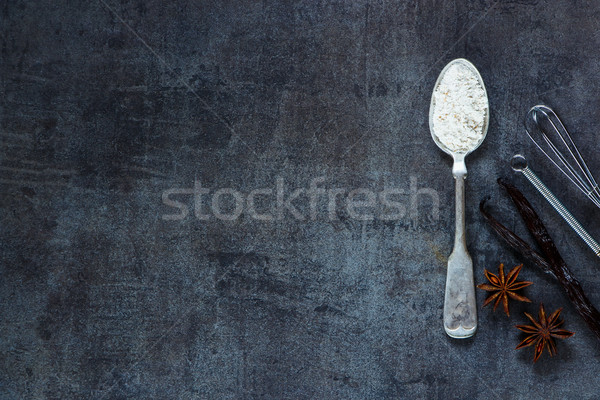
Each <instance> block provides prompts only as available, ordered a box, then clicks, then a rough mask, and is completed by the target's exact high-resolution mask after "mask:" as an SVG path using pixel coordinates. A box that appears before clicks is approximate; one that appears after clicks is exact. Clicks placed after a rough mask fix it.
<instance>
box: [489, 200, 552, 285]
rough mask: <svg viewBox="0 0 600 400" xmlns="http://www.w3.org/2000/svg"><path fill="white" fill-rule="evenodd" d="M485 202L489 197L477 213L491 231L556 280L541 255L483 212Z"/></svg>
mask: <svg viewBox="0 0 600 400" xmlns="http://www.w3.org/2000/svg"><path fill="white" fill-rule="evenodd" d="M487 200H489V197H488V198H486V199H484V200H481V203H479V211H481V214H483V216H484V217H485V219H486V220H487V222H488V223H489V224H490V226H491V227H492V229H493V230H494V231H495V232H496V233H497V234H498V236H500V237H501V238H502V239H504V241H505V242H506V243H507V244H508V245H509V246H510V247H512V248H513V249H515V250H516V251H517V252H518V253H519V254H521V255H522V256H523V257H525V258H526V259H528V260H529V261H531V262H532V263H533V264H535V265H537V266H538V267H539V268H540V269H541V270H542V271H543V272H545V273H547V274H549V275H552V276H553V277H554V278H556V275H554V272H553V271H552V267H551V266H550V264H548V261H546V259H545V258H544V257H543V256H542V255H540V253H538V252H537V251H535V250H534V249H532V248H531V246H530V245H529V244H527V242H525V241H524V240H523V239H521V238H520V237H519V236H517V235H516V234H515V233H514V232H513V231H511V230H510V229H508V228H507V227H505V226H504V225H502V224H501V223H500V222H499V221H498V220H497V219H496V218H494V217H493V216H492V215H491V214H490V213H488V212H487V211H486V210H485V203H486V202H487Z"/></svg>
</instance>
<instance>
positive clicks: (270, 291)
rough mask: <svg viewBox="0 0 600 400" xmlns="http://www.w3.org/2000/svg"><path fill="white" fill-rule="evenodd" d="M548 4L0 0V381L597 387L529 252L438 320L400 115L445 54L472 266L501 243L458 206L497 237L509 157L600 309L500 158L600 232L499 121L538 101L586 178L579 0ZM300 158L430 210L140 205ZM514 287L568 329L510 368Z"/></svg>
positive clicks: (547, 390)
mask: <svg viewBox="0 0 600 400" xmlns="http://www.w3.org/2000/svg"><path fill="white" fill-rule="evenodd" d="M550 3H551V5H548V4H547V3H546V2H538V1H533V0H532V1H530V0H521V1H500V2H498V3H497V4H494V3H493V2H492V1H489V0H480V1H455V2H446V1H405V2H401V1H369V2H365V1H354V2H332V3H329V2H320V1H295V2H287V1H286V2H281V1H272V2H268V1H267V2H255V1H244V2H237V1H233V2H207V1H199V0H198V1H173V2H164V1H136V2H130V1H114V0H100V1H87V2H67V1H47V2H42V1H3V2H1V3H0V4H1V6H0V15H1V17H0V18H1V23H0V29H1V43H2V48H1V57H0V82H1V85H0V88H1V93H0V94H1V96H0V104H1V107H0V129H1V130H0V136H1V143H0V144H1V146H0V148H1V150H0V188H1V197H0V198H1V200H0V201H1V211H0V212H1V216H2V219H1V224H0V243H1V244H0V246H1V248H0V260H1V261H0V263H1V277H0V304H1V306H0V310H1V313H0V315H1V321H0V322H1V324H0V329H1V332H0V353H1V356H0V371H1V373H0V398H2V399H192V398H194V399H195V398H199V399H253V398H267V399H313V398H314V399H329V398H331V399H392V398H419V397H420V398H424V397H425V398H439V399H448V398H463V399H488V398H527V399H531V398H540V399H549V398H556V399H559V398H578V399H592V398H594V399H598V398H600V397H599V394H598V393H599V387H598V376H599V375H600V362H599V361H600V358H599V355H600V346H599V343H598V341H597V339H596V338H595V337H594V336H593V335H592V334H591V332H590V331H589V330H588V329H587V327H586V326H585V324H584V323H583V322H582V320H581V319H580V318H579V316H578V315H577V313H576V312H575V310H574V308H573V307H572V306H571V305H570V303H569V302H568V300H567V298H566V296H564V295H563V294H562V292H561V291H560V289H559V287H558V286H557V285H556V284H555V283H554V282H553V281H552V279H551V278H549V277H546V276H545V275H543V274H541V273H540V272H538V271H537V270H536V268H535V267H533V266H531V265H529V264H526V266H525V268H524V269H523V272H522V273H521V275H522V277H523V279H527V280H532V281H534V282H535V283H534V285H533V286H531V287H530V288H527V290H526V293H525V294H526V295H527V296H528V297H530V298H531V299H533V300H534V303H533V304H532V305H522V304H514V303H513V304H512V305H511V311H512V312H511V315H512V317H511V318H510V319H508V318H506V317H505V316H504V315H503V314H502V313H500V312H499V311H498V312H496V313H493V312H492V311H491V310H490V309H487V308H486V309H483V310H480V312H479V330H478V333H477V334H476V336H475V337H474V338H473V339H470V340H466V341H456V340H452V339H449V338H448V337H447V336H446V335H445V333H444V332H443V329H442V324H441V317H442V306H443V290H444V283H445V268H446V261H447V256H448V254H449V253H450V251H451V246H452V235H453V233H452V231H453V227H454V225H453V224H454V219H453V211H454V210H453V182H452V177H451V173H450V166H451V163H450V160H449V159H448V157H447V156H445V155H444V154H443V153H442V152H441V151H439V150H438V149H437V148H436V147H435V146H434V144H433V142H432V140H431V138H430V134H429V128H428V123H427V113H428V107H429V99H430V93H431V89H432V86H433V83H434V82H435V79H436V77H437V75H438V73H439V71H440V70H441V69H442V67H443V66H444V65H445V64H446V63H447V62H448V61H450V60H452V59H453V58H456V57H466V58H468V59H469V60H471V61H472V62H473V63H474V64H475V65H476V66H477V67H478V68H479V69H480V71H481V74H482V76H483V78H484V81H485V83H486V86H487V89H488V93H489V101H490V105H491V110H492V114H491V121H490V128H489V133H488V137H487V139H486V141H485V143H484V144H483V146H482V147H481V148H480V149H478V150H477V152H475V153H474V154H473V155H472V156H470V157H469V158H468V160H467V164H468V168H469V179H468V184H467V190H468V193H467V218H468V222H467V229H468V246H469V249H470V251H471V254H472V256H473V259H474V262H475V274H476V280H477V281H478V283H480V282H482V281H483V279H484V278H483V268H484V267H487V268H489V269H492V270H495V269H496V267H497V264H498V263H499V262H505V263H506V265H507V266H512V265H515V264H516V263H518V262H520V260H519V258H518V257H517V256H516V254H514V253H513V252H511V251H510V250H509V249H507V248H506V247H504V246H503V245H502V244H500V243H499V242H498V240H497V239H496V237H495V236H494V235H493V234H492V233H491V231H490V230H489V228H488V227H487V226H486V225H485V223H484V221H483V219H482V217H481V216H480V215H479V213H478V211H477V204H478V202H479V200H480V199H482V198H483V197H485V196H486V195H491V196H492V200H491V206H492V208H491V210H492V212H493V213H494V215H496V216H498V217H499V218H500V219H501V220H502V221H503V222H505V223H506V225H507V226H509V227H510V228H513V229H515V230H516V231H517V232H519V233H524V228H523V224H522V223H521V221H520V220H519V219H518V218H516V215H515V214H516V213H515V210H514V208H513V207H512V205H511V204H510V203H509V202H508V200H507V199H506V196H505V195H503V194H502V193H501V192H500V191H499V190H498V188H497V187H496V184H495V179H496V178H497V177H498V176H508V177H509V178H511V179H512V180H513V181H514V182H515V183H516V184H517V185H518V186H519V187H520V188H521V189H522V190H523V191H524V193H525V194H526V195H527V196H528V197H529V198H530V199H531V201H532V203H533V204H534V206H535V207H536V208H538V210H539V213H540V215H541V216H542V218H543V219H544V220H545V222H546V223H547V225H548V227H549V229H550V231H551V232H552V235H553V237H554V238H555V240H556V242H557V245H558V247H559V249H560V250H561V251H562V253H563V255H564V257H565V259H566V260H567V261H568V263H569V264H570V265H571V267H572V269H573V272H574V273H575V275H576V276H577V277H578V278H579V280H580V281H581V282H582V284H583V286H584V288H585V289H586V291H587V293H588V295H589V297H590V299H591V300H592V302H593V303H595V304H596V305H598V306H600V278H599V277H600V274H598V271H599V270H598V268H599V267H600V265H599V263H598V261H597V260H596V259H594V256H593V254H591V252H590V251H589V250H588V249H587V248H586V247H585V245H584V244H583V243H582V242H581V241H580V240H579V239H578V238H577V237H576V236H575V234H574V233H573V232H572V231H570V230H568V228H567V227H566V225H565V224H564V223H563V222H562V221H561V220H559V218H558V217H557V216H556V214H555V213H554V211H553V210H552V209H551V208H550V207H549V206H548V205H547V204H545V203H544V201H543V200H542V199H541V197H540V196H539V195H537V193H535V192H534V191H533V189H532V188H530V187H529V185H528V184H527V183H526V181H524V179H523V178H522V177H519V176H514V175H513V174H512V173H511V171H510V169H509V167H508V164H507V161H508V160H509V159H510V157H511V156H512V154H514V153H515V152H517V151H522V152H524V153H525V154H526V155H527V156H528V157H529V158H530V160H531V164H532V166H533V168H534V170H535V171H536V172H537V173H538V175H539V176H540V177H541V178H542V179H543V180H544V181H546V183H547V184H548V186H550V188H551V189H552V190H554V191H555V192H556V193H557V194H558V195H559V197H560V198H561V200H564V202H565V204H566V205H567V206H568V207H569V208H570V209H571V210H572V211H573V213H574V214H575V215H576V216H577V217H578V218H580V219H581V220H582V222H584V225H586V227H587V228H589V230H590V232H591V233H592V235H594V236H596V237H600V224H599V223H598V222H599V219H598V218H599V215H598V210H597V209H595V208H594V206H593V205H592V204H591V203H590V202H589V201H587V200H585V199H584V198H583V197H582V196H581V195H580V194H579V193H577V192H576V191H575V190H574V188H573V187H572V186H569V184H568V182H567V181H566V179H564V178H562V177H559V176H557V175H556V174H555V173H554V171H553V170H552V169H551V168H550V165H549V163H547V162H546V161H545V160H544V159H543V158H542V157H541V156H540V154H539V153H537V152H535V150H534V148H533V146H532V145H531V144H530V143H529V142H528V140H526V138H525V135H524V133H523V130H522V128H521V126H522V119H523V116H524V114H525V113H526V111H527V109H528V108H529V107H531V106H532V105H534V104H536V103H538V102H546V103H548V104H550V105H552V106H554V107H555V108H556V109H557V110H558V111H559V112H560V114H561V116H562V117H563V119H564V120H565V121H566V123H567V126H568V127H570V128H572V131H574V133H576V141H577V142H578V144H579V145H580V147H581V150H582V152H583V153H584V156H587V157H586V158H587V159H588V162H589V164H590V167H591V169H592V170H595V171H598V170H599V169H600V159H598V158H597V157H595V156H596V155H597V154H598V151H600V145H599V144H598V140H597V137H598V131H599V127H600V95H599V93H598V92H599V89H600V87H599V85H598V81H599V78H600V62H599V58H600V51H599V50H598V49H599V48H600V34H599V32H600V22H599V21H600V3H599V2H593V1H592V2H584V1H567V0H557V1H552V2H550ZM320 177H322V178H323V179H322V181H321V183H319V187H320V188H324V189H331V188H343V189H344V190H345V193H348V192H349V191H350V190H352V189H355V188H367V189H369V190H373V191H380V190H382V188H384V187H396V188H401V189H404V190H407V191H408V190H409V187H410V185H411V179H412V182H413V185H414V186H416V187H418V188H429V189H432V190H433V191H436V192H437V194H438V195H439V199H440V205H439V219H437V220H436V219H435V215H434V214H433V212H432V210H433V209H434V208H435V205H434V203H428V202H427V201H428V200H427V198H428V197H427V195H422V196H421V198H420V200H419V201H420V202H422V204H421V207H420V208H418V209H417V211H418V213H417V214H415V215H413V214H411V215H410V216H406V217H404V218H401V219H399V220H392V221H383V220H381V219H375V220H374V221H361V220H358V219H356V218H351V217H350V216H349V215H348V213H347V212H346V211H344V209H343V207H342V208H341V209H340V210H337V211H336V212H335V213H334V216H333V217H334V218H332V219H330V218H329V217H328V213H327V209H326V208H327V204H326V202H327V199H323V198H320V200H319V202H318V204H317V208H316V211H317V214H316V215H315V218H311V217H308V215H309V210H308V208H309V207H308V206H307V202H306V199H304V200H303V198H302V197H300V198H299V199H298V204H299V205H298V210H299V211H298V212H300V213H301V214H302V215H303V216H304V217H305V218H304V220H298V219H296V218H294V217H293V216H292V215H291V213H290V212H289V210H284V212H283V215H282V216H281V218H278V217H277V218H274V219H273V220H271V221H261V220H256V219H253V218H251V217H250V216H249V215H248V214H247V213H246V212H245V211H244V212H243V213H242V215H241V216H240V217H239V218H237V219H235V220H232V221H227V220H219V219H217V218H215V217H214V216H213V217H211V218H210V219H208V220H202V219H201V218H198V217H196V216H195V214H194V212H193V210H192V200H191V199H190V196H187V197H186V196H185V195H180V197H178V198H179V199H180V200H181V201H182V202H183V203H185V204H187V205H188V206H189V207H190V213H189V214H188V215H187V217H186V218H184V219H183V220H178V221H177V220H175V221H173V220H168V219H167V220H165V219H164V218H163V216H164V215H169V214H173V212H174V210H175V209H174V208H172V207H168V206H166V205H165V204H163V201H162V194H163V192H164V191H165V190H168V189H170V188H191V187H193V185H194V181H195V180H196V181H198V182H199V184H201V185H202V186H203V187H206V188H209V189H210V190H211V193H213V192H214V191H215V190H217V189H219V188H233V189H235V190H237V191H238V192H239V193H243V194H244V195H247V194H248V193H249V192H250V191H251V190H253V189H258V188H275V187H276V182H278V181H279V182H283V184H284V185H285V188H286V191H289V190H291V189H293V188H307V187H308V186H309V184H310V182H311V180H313V179H315V178H320ZM261 199H262V200H261V201H262V203H260V204H258V206H257V207H258V208H260V209H261V210H263V211H264V210H270V209H271V208H272V207H273V206H274V204H275V200H274V199H273V196H271V198H268V197H262V198H261ZM404 200H405V203H407V202H408V196H405V199H404ZM229 206H230V208H233V204H230V205H229ZM176 211H177V210H175V212H176ZM525 237H527V236H525ZM528 239H529V240H531V239H530V238H528ZM477 296H478V303H479V304H480V305H481V303H482V302H483V299H484V298H485V294H484V293H481V292H479V293H477ZM540 301H543V302H544V304H545V305H546V307H547V308H548V309H555V308H558V307H564V310H563V316H564V318H565V320H566V325H565V327H566V328H567V329H570V330H573V331H575V332H576V335H575V336H574V337H573V338H571V339H568V340H566V341H561V342H560V343H559V344H558V355H557V356H555V357H553V358H550V357H549V356H548V354H545V355H544V356H543V357H542V359H541V360H540V361H538V363H537V364H535V365H533V364H532V361H531V360H532V351H531V349H527V350H521V351H515V350H514V348H515V346H516V345H517V344H518V342H519V340H520V336H519V335H518V332H517V331H516V329H515V328H514V327H513V325H515V324H517V323H523V322H524V321H525V320H524V317H523V316H522V311H530V312H535V310H536V307H537V303H538V302H540Z"/></svg>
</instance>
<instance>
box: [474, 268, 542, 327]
mask: <svg viewBox="0 0 600 400" xmlns="http://www.w3.org/2000/svg"><path fill="white" fill-rule="evenodd" d="M521 268H523V264H521V265H517V266H516V267H514V268H513V269H511V270H510V271H509V273H508V275H506V276H505V275H504V264H500V266H499V267H498V276H496V275H494V274H492V273H491V272H489V271H488V270H487V269H484V270H483V273H484V274H485V277H486V278H487V280H488V281H489V282H490V283H489V284H488V283H482V284H481V285H477V287H478V288H479V289H482V290H487V291H488V292H496V293H494V294H492V295H491V296H489V297H488V298H487V299H486V300H485V302H484V303H483V307H485V306H487V305H488V304H490V303H491V302H492V301H494V299H495V300H496V303H495V304H494V311H496V307H498V304H500V301H502V305H503V306H504V312H505V313H506V315H507V316H509V317H510V314H509V312H508V298H509V297H510V298H511V299H514V300H518V301H524V302H526V303H531V300H529V299H528V298H527V297H525V296H521V295H519V294H517V293H515V292H516V291H517V290H519V289H523V288H524V287H527V286H529V285H531V284H532V283H533V282H529V281H521V282H517V276H519V272H521Z"/></svg>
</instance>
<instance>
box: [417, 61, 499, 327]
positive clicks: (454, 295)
mask: <svg viewBox="0 0 600 400" xmlns="http://www.w3.org/2000/svg"><path fill="white" fill-rule="evenodd" d="M455 64H460V65H462V66H464V67H466V68H467V70H468V71H469V72H470V73H471V74H473V75H472V76H473V77H475V78H476V79H477V81H478V82H479V84H480V86H481V90H482V93H481V94H482V95H483V96H484V97H485V103H486V107H485V116H484V124H483V125H484V126H483V130H482V133H481V139H480V140H479V141H478V142H476V143H473V144H472V145H471V146H470V148H467V149H466V150H462V151H451V150H450V149H449V148H448V147H446V146H445V145H444V144H443V143H442V142H441V141H440V140H439V138H438V136H437V135H436V133H435V129H434V123H433V115H434V109H435V106H436V104H435V93H436V90H437V88H438V87H439V85H440V83H441V82H442V80H443V78H444V75H445V74H446V71H448V69H449V68H450V67H452V66H453V65H455ZM458 84H460V83H458ZM457 87H458V86H457ZM433 93H434V95H432V97H431V105H430V108H429V129H430V131H431V136H432V138H433V141H434V142H435V144H437V146H438V147H439V148H440V149H442V150H443V151H444V152H446V153H448V154H449V155H451V156H452V158H453V159H454V165H453V167H452V175H454V180H455V185H456V223H455V225H456V226H455V229H456V231H455V234H454V249H453V250H452V253H451V254H450V257H449V258H448V271H447V275H446V294H445V298H444V330H445V331H446V333H447V334H448V336H450V337H453V338H457V339H464V338H468V337H471V336H473V335H474V334H475V331H476V330H477V304H476V303H475V284H474V281H473V261H472V260H471V256H470V255H469V252H468V251H467V243H466V234H465V179H466V177H467V166H466V164H465V157H466V156H467V155H468V154H470V153H471V152H473V150H475V149H476V148H478V147H479V146H480V145H481V143H482V142H483V140H484V139H485V136H486V135H487V130H488V124H489V103H488V98H487V92H486V90H485V86H484V84H483V79H482V78H481V75H480V74H479V71H477V68H475V66H474V65H473V64H471V63H470V62H469V61H467V60H465V59H464V58H459V59H456V60H454V61H451V62H450V63H449V64H448V65H446V67H444V69H443V70H442V72H441V73H440V76H439V77H438V79H437V82H436V83H435V86H434V91H433Z"/></svg>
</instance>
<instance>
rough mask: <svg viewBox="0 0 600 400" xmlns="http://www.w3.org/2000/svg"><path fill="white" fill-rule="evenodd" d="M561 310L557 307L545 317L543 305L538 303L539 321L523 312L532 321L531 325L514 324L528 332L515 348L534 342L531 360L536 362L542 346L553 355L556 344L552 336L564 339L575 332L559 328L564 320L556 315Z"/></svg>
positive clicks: (542, 348) (542, 349)
mask: <svg viewBox="0 0 600 400" xmlns="http://www.w3.org/2000/svg"><path fill="white" fill-rule="evenodd" d="M561 311H562V308H559V309H558V310H556V311H554V312H553V313H552V314H551V315H550V316H549V317H548V318H546V312H545V311H544V305H543V304H541V303H540V315H539V322H538V321H536V320H535V319H533V317H532V316H531V315H529V314H528V313H525V316H526V317H527V318H529V320H530V321H531V322H532V323H533V326H531V325H516V328H518V329H520V330H521V331H523V332H525V333H527V334H529V336H527V337H526V338H525V340H523V341H522V342H521V343H519V345H518V346H517V350H518V349H522V348H524V347H528V346H531V345H533V344H535V355H534V357H533V362H536V361H537V360H538V359H539V358H540V356H541V355H542V352H543V351H544V347H548V352H549V353H550V356H553V355H555V354H556V345H555V344H554V340H553V339H552V338H558V339H566V338H568V337H571V336H573V335H574V334H575V332H571V331H567V330H566V329H560V326H561V325H562V324H563V323H564V322H565V321H564V320H561V321H559V320H558V316H559V315H560V312H561Z"/></svg>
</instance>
